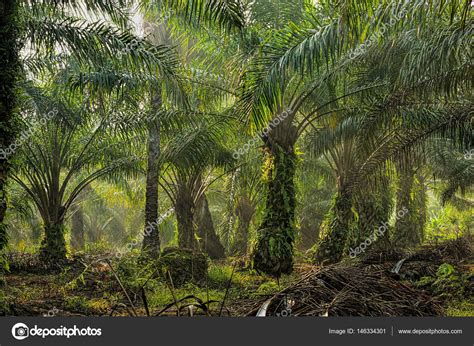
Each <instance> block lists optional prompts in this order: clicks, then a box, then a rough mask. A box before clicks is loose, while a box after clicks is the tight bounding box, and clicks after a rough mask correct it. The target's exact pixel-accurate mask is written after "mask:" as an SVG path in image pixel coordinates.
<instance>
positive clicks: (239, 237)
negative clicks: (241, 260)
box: [232, 196, 255, 256]
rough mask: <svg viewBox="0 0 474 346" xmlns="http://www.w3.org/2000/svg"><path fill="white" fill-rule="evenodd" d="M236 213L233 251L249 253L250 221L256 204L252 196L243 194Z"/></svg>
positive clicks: (235, 252) (234, 252) (240, 253)
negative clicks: (251, 198)
mask: <svg viewBox="0 0 474 346" xmlns="http://www.w3.org/2000/svg"><path fill="white" fill-rule="evenodd" d="M235 214H236V215H237V230H236V232H235V236H234V243H233V246H232V253H233V254H235V255H239V256H244V255H246V254H247V247H248V240H249V229H250V222H251V221H252V217H253V215H254V214H255V205H254V204H253V203H252V201H251V200H250V198H248V197H247V196H242V197H241V198H240V199H239V200H238V202H237V206H236V208H235Z"/></svg>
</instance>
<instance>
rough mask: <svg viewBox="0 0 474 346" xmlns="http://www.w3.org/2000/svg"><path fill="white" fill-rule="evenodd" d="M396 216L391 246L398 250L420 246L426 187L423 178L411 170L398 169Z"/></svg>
mask: <svg viewBox="0 0 474 346" xmlns="http://www.w3.org/2000/svg"><path fill="white" fill-rule="evenodd" d="M396 215H397V218H396V222H395V232H394V235H393V244H394V245H395V246H396V247H399V248H406V247H414V246H417V245H419V244H421V242H422V240H423V230H424V226H425V222H426V186H425V183H424V180H423V177H422V176H419V175H416V174H415V173H414V171H413V170H409V169H404V170H403V169H400V172H399V182H398V191H397V214H396Z"/></svg>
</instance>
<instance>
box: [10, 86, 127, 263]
mask: <svg viewBox="0 0 474 346" xmlns="http://www.w3.org/2000/svg"><path fill="white" fill-rule="evenodd" d="M33 93H34V94H33ZM31 95H32V97H33V98H34V99H36V101H37V102H36V106H34V107H33V108H29V109H28V110H29V111H30V114H29V115H28V118H27V119H35V118H36V119H37V122H40V121H41V120H42V117H43V116H42V114H44V113H45V112H46V110H48V109H53V108H54V109H56V110H57V112H55V113H54V114H53V115H52V116H51V117H49V119H48V121H46V122H43V124H42V126H38V127H37V128H36V131H35V132H34V133H33V134H32V136H31V137H30V138H29V140H28V142H25V143H24V145H23V146H21V148H20V149H19V156H20V157H21V159H22V162H23V165H22V166H21V167H19V169H17V170H16V171H15V172H14V173H12V179H13V180H14V181H15V182H17V183H18V184H19V185H20V186H21V187H22V188H23V189H24V190H25V191H26V192H27V193H28V195H29V196H30V198H31V199H32V200H33V202H34V203H35V205H36V207H37V208H38V210H39V212H40V215H41V217H42V219H43V223H44V238H43V241H42V244H41V252H40V258H41V259H42V260H43V261H44V262H45V263H47V264H50V265H52V266H56V265H59V264H61V263H62V262H63V261H64V260H65V259H66V242H65V237H64V233H65V229H64V222H65V218H66V216H67V213H68V212H69V211H70V209H71V207H72V206H73V204H74V203H75V202H76V201H77V198H78V196H79V195H80V194H81V192H82V191H83V190H84V189H85V188H86V187H87V186H88V185H89V184H91V183H92V182H93V181H95V180H97V179H99V178H101V177H105V176H106V175H107V174H112V173H116V172H118V171H120V170H122V172H123V171H126V170H128V171H129V172H132V171H134V170H135V169H136V168H135V165H136V164H135V163H134V161H135V160H136V159H134V156H133V155H132V154H131V152H130V151H129V150H127V148H128V149H130V148H131V146H130V145H128V146H127V145H126V143H127V140H126V138H124V137H123V136H120V135H118V134H117V132H116V123H114V122H111V121H110V119H109V118H108V117H106V116H105V115H104V113H107V112H110V110H107V109H105V108H104V107H105V106H104V104H100V103H99V104H87V103H86V104H84V103H82V102H83V101H82V100H79V103H71V102H66V100H64V101H62V102H61V98H60V95H54V97H50V96H48V95H45V94H41V92H40V91H38V90H37V89H34V88H33V89H31ZM111 106H112V107H117V104H114V105H111ZM26 110H27V108H25V112H26ZM96 112H98V113H100V114H101V115H102V119H98V118H97V117H95V116H94V114H95V113H96Z"/></svg>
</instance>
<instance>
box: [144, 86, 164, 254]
mask: <svg viewBox="0 0 474 346" xmlns="http://www.w3.org/2000/svg"><path fill="white" fill-rule="evenodd" d="M161 103H162V102H161V95H156V96H155V98H154V99H153V108H154V110H155V111H158V110H159V109H160V107H161ZM159 156H160V120H159V119H158V118H157V119H156V120H155V121H152V122H150V124H149V128H148V162H147V175H146V196H145V229H144V236H143V245H142V252H143V253H144V254H145V255H146V256H147V257H150V258H158V257H159V255H160V235H159V222H158V179H159V173H160V166H159Z"/></svg>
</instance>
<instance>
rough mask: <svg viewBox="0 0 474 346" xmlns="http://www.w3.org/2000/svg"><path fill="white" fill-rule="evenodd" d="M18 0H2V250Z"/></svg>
mask: <svg viewBox="0 0 474 346" xmlns="http://www.w3.org/2000/svg"><path fill="white" fill-rule="evenodd" d="M19 37H20V29H19V23H18V2H17V1H16V0H3V1H2V2H0V64H1V66H2V67H1V68H0V149H1V151H0V250H2V249H3V248H4V247H5V246H6V244H7V234H6V225H5V224H4V219H5V213H6V211H7V195H6V183H7V176H8V171H9V168H10V164H9V161H8V154H11V153H9V152H7V149H8V148H9V146H10V145H11V144H12V143H13V139H14V135H15V129H14V111H15V107H16V103H17V100H16V93H15V84H16V81H17V78H18V77H19V74H20V60H19V50H20V45H19Z"/></svg>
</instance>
